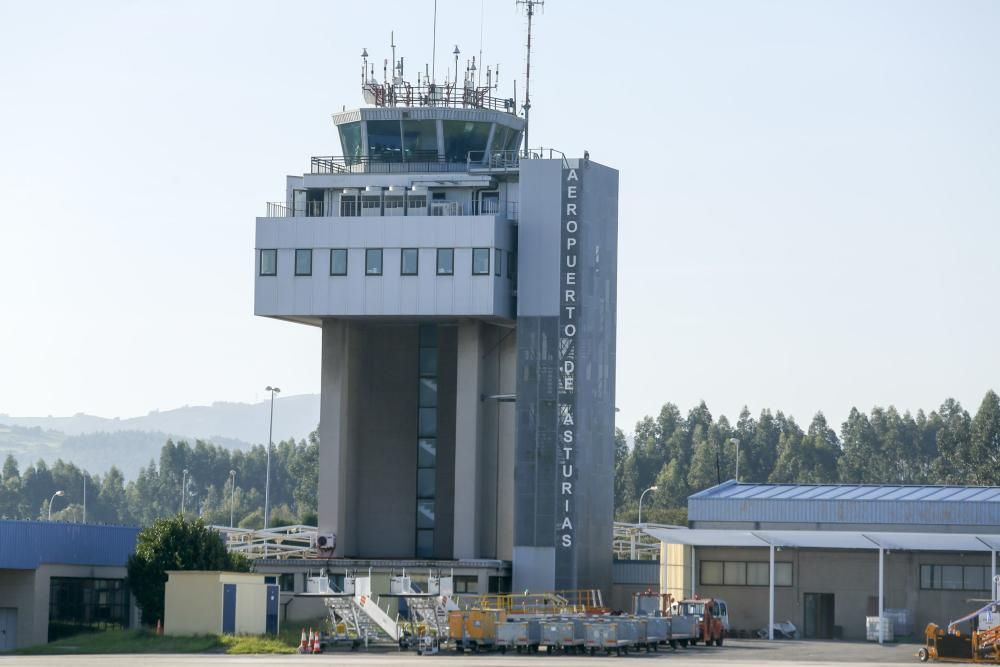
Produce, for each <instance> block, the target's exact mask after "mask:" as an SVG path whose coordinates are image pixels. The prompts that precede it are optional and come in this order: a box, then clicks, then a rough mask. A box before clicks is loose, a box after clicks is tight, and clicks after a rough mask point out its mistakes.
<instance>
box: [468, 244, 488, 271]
mask: <svg viewBox="0 0 1000 667" xmlns="http://www.w3.org/2000/svg"><path fill="white" fill-rule="evenodd" d="M472 275H474V276H488V275H490V249H489V248H473V249H472Z"/></svg>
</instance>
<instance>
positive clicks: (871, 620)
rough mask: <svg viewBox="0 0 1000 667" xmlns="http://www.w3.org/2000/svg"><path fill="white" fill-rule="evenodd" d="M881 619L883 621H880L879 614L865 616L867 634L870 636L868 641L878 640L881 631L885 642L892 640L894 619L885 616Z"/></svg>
mask: <svg viewBox="0 0 1000 667" xmlns="http://www.w3.org/2000/svg"><path fill="white" fill-rule="evenodd" d="M881 620H882V622H881V623H880V622H879V617H878V616H866V617H865V630H866V632H865V636H866V637H867V638H868V641H870V642H877V641H878V636H879V632H880V631H881V633H882V641H883V642H891V641H892V639H893V635H892V619H891V618H887V617H884V616H883V617H882V619H881Z"/></svg>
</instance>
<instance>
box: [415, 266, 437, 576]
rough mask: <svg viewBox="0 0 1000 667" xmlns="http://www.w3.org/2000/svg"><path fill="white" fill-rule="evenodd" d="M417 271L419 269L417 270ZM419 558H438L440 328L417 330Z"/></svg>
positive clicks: (420, 328) (417, 543)
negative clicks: (435, 552) (436, 515)
mask: <svg viewBox="0 0 1000 667" xmlns="http://www.w3.org/2000/svg"><path fill="white" fill-rule="evenodd" d="M414 271H416V269H415V268H414ZM417 341H418V345H417V359H418V365H417V375H418V376H419V377H418V378H417V380H418V382H419V391H418V394H417V402H418V407H417V535H416V555H417V558H431V557H433V555H434V527H435V524H434V510H435V497H436V494H437V416H438V415H437V409H438V377H437V372H438V370H437V352H438V335H437V327H436V326H435V325H433V324H421V325H420V327H419V328H418V331H417Z"/></svg>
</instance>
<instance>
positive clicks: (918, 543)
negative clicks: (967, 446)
mask: <svg viewBox="0 0 1000 667" xmlns="http://www.w3.org/2000/svg"><path fill="white" fill-rule="evenodd" d="M642 531H643V532H644V533H646V534H647V535H650V536H652V537H655V538H656V539H658V540H660V541H662V542H667V543H668V544H686V545H691V546H695V547H770V546H772V545H773V546H775V547H787V548H802V549H866V550H868V549H870V550H875V549H888V550H890V551H962V552H972V551H985V552H990V551H1000V535H990V534H985V535H984V534H973V533H937V532H934V533H900V532H876V531H839V530H838V531H822V530H728V529H722V528H682V527H677V528H664V527H654V526H647V527H645V528H643V529H642Z"/></svg>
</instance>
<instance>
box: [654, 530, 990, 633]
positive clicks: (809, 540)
mask: <svg viewBox="0 0 1000 667" xmlns="http://www.w3.org/2000/svg"><path fill="white" fill-rule="evenodd" d="M639 528H640V529H641V530H642V532H644V533H645V534H647V535H650V536H652V537H655V538H656V539H658V540H660V541H661V542H666V543H667V544H684V545H688V546H692V547H763V548H766V549H767V550H768V551H769V552H770V571H769V572H770V575H769V581H768V638H769V639H773V638H774V551H775V549H780V548H790V549H796V548H798V549H864V550H872V551H878V610H879V616H880V617H881V616H882V614H883V611H882V610H883V609H884V602H885V583H884V581H885V579H884V567H885V565H884V554H885V552H886V551H965V552H969V551H979V552H988V553H989V554H990V563H991V566H990V572H991V573H992V574H993V575H995V574H996V553H997V551H1000V535H996V534H984V535H979V534H969V533H887V532H879V531H857V530H727V529H724V528H683V527H680V526H676V527H673V526H651V525H642V526H640V527H639ZM694 573H695V571H694V568H692V570H691V588H692V590H694ZM993 578H994V577H993V576H991V579H993ZM997 579H1000V577H998V578H996V579H994V582H996V581H997ZM998 594H1000V592H998V591H997V586H996V583H994V590H993V597H994V599H995V598H996V596H997V595H998ZM882 639H883V638H882V633H881V632H879V643H880V644H881V643H882Z"/></svg>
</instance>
